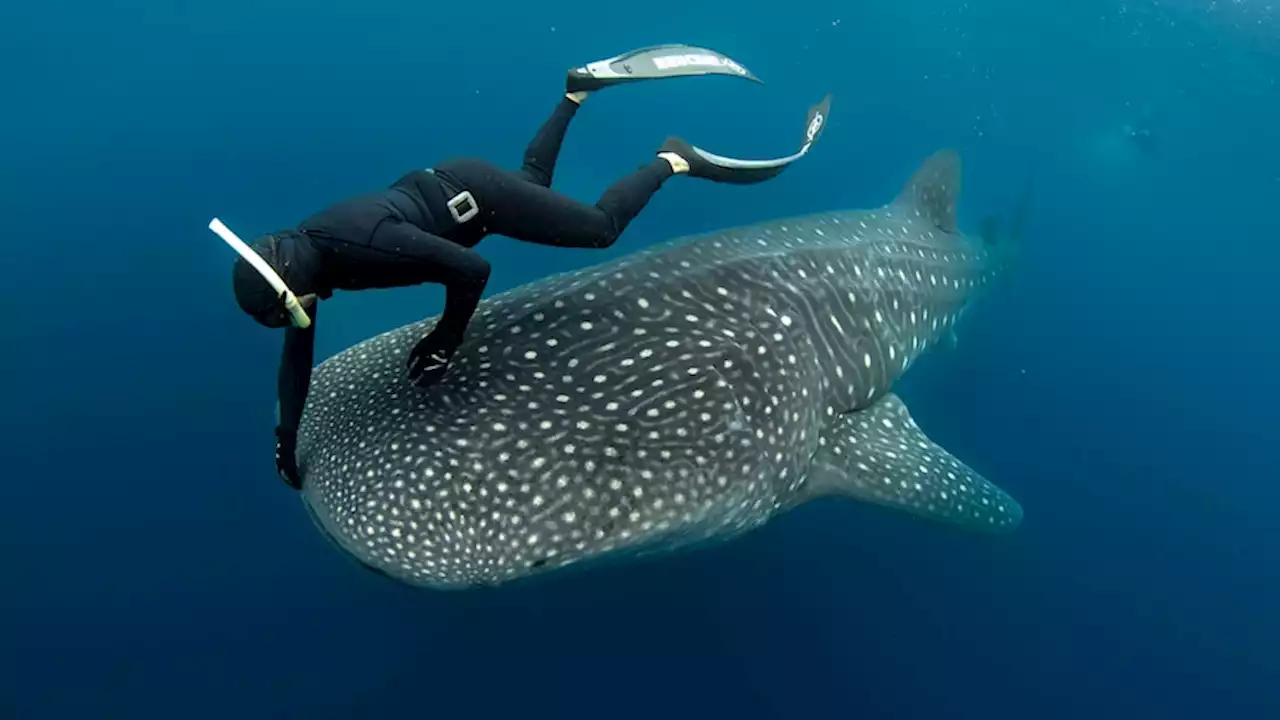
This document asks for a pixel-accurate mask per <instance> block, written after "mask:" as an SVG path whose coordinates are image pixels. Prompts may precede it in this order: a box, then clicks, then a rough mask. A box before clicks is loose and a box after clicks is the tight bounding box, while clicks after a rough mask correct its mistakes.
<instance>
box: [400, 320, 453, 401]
mask: <svg viewBox="0 0 1280 720" xmlns="http://www.w3.org/2000/svg"><path fill="white" fill-rule="evenodd" d="M460 344H461V343H460V342H459V341H458V340H457V339H456V338H453V337H451V336H448V335H445V334H444V333H441V332H436V331H434V330H433V331H432V332H430V333H427V336H426V337H424V338H422V339H421V340H419V341H418V344H417V345H414V346H413V350H411V351H410V352H409V379H410V380H412V381H413V382H414V383H416V384H417V385H418V386H419V387H426V386H428V385H431V384H432V383H435V382H436V381H438V380H439V379H440V378H442V377H444V373H445V371H446V370H448V369H449V361H450V360H452V359H453V354H454V353H455V352H457V350H458V345H460Z"/></svg>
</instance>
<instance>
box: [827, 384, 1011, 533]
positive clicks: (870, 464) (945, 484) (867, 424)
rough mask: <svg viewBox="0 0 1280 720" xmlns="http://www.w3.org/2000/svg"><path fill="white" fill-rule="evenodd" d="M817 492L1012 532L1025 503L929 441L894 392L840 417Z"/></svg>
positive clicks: (971, 526)
mask: <svg viewBox="0 0 1280 720" xmlns="http://www.w3.org/2000/svg"><path fill="white" fill-rule="evenodd" d="M808 482H809V485H810V487H809V492H810V493H811V494H812V495H815V496H817V495H843V496H846V497H852V498H855V499H857V500H861V501H864V502H869V503H875V504H877V505H886V506H888V507H892V508H896V509H898V510H904V511H906V512H909V513H912V514H914V515H919V516H921V517H924V518H928V519H930V520H936V521H939V522H944V523H947V524H950V525H955V526H959V527H960V528H962V529H965V530H972V531H977V532H991V533H1007V532H1011V531H1012V530H1013V529H1014V528H1016V527H1017V526H1018V524H1019V523H1021V522H1022V508H1021V507H1020V506H1019V505H1018V502H1017V501H1016V500H1014V499H1013V498H1012V497H1010V496H1009V495H1008V494H1007V493H1005V492H1004V491H1003V490H1001V489H1000V488H998V487H996V486H995V485H993V484H991V483H990V482H988V481H987V480H986V478H984V477H982V476H981V475H979V474H978V473H977V472H975V471H974V470H973V469H972V468H970V467H968V466H967V465H965V464H964V463H962V462H960V461H959V460H957V459H956V458H955V457H953V456H952V455H951V453H949V452H947V451H946V450H944V449H942V448H941V447H940V446H938V445H937V444H936V443H934V442H933V441H932V440H930V439H929V438H928V436H926V435H925V434H924V432H922V431H921V430H920V428H919V427H918V426H917V425H916V423H915V421H914V420H912V419H911V414H910V413H909V412H908V411H907V406H906V405H905V404H903V402H902V400H901V399H899V398H898V397H897V396H896V395H893V394H889V395H886V396H884V397H883V398H882V399H881V400H880V401H879V402H877V403H876V404H875V405H873V406H871V407H869V408H867V409H866V410H860V411H857V412H851V413H845V414H844V415H842V416H841V417H839V418H837V420H836V423H835V424H834V425H832V426H831V427H830V428H828V429H827V431H826V432H825V433H824V434H823V437H822V445H821V447H820V448H819V450H818V453H817V454H816V455H815V456H814V458H813V465H812V466H811V468H810V470H809V480H808Z"/></svg>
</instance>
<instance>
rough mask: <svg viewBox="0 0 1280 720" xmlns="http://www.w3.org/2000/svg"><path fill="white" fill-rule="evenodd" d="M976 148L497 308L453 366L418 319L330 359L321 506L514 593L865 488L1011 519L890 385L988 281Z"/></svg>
mask: <svg viewBox="0 0 1280 720" xmlns="http://www.w3.org/2000/svg"><path fill="white" fill-rule="evenodd" d="M958 183H959V165H958V159H957V158H956V156H955V155H954V154H952V153H950V152H946V151H944V152H942V153H939V154H937V155H935V156H934V157H933V158H931V159H930V161H929V162H928V163H926V164H925V166H924V167H922V168H921V169H920V171H918V172H917V174H916V176H915V177H914V178H913V179H912V181H911V183H909V184H908V186H907V188H906V189H905V190H904V191H903V193H902V195H901V196H900V197H899V198H898V199H897V200H896V201H895V202H894V203H891V204H890V205H887V206H885V207H882V208H880V209H877V210H874V211H867V212H863V211H850V212H835V213H825V214H819V215H812V216H808V217H803V218H798V219H791V220H783V221H779V222H772V223H766V224H761V225H753V226H748V227H742V228H737V229H733V230H727V231H723V232H718V233H713V234H709V235H705V236H699V237H693V238H688V239H684V240H680V241H675V242H673V243H669V244H666V245H661V246H657V247H654V248H651V249H649V250H646V251H643V252H639V253H636V254H634V255H631V256H629V257H626V258H622V259H620V260H618V261H615V262H611V263H608V264H604V265H601V266H597V267H594V268H589V269H585V270H581V271H578V272H573V273H568V274H564V275H560V276H556V277H552V278H548V279H545V280H542V281H539V282H535V283H532V284H529V285H526V286H523V287H520V288H517V289H515V290H512V291H510V292H507V293H505V294H502V295H498V296H495V297H493V298H490V299H488V300H487V301H485V302H484V303H483V304H482V305H481V309H480V310H479V311H478V313H477V315H476V317H475V318H474V320H473V321H472V325H471V327H470V329H469V331H468V335H467V340H466V342H465V344H464V345H463V346H462V348H461V349H460V351H459V353H458V355H457V356H456V357H455V359H454V361H453V364H452V366H451V368H450V370H449V373H448V374H447V375H446V376H445V378H444V379H443V380H442V381H441V382H440V383H439V384H437V385H435V386H433V387H431V388H429V389H426V390H420V389H417V388H415V387H414V386H412V385H410V384H409V383H408V381H407V380H406V379H405V370H404V368H405V362H406V357H407V353H408V351H409V349H410V348H411V347H412V346H413V344H414V343H415V342H416V341H417V340H418V339H419V338H420V337H422V335H423V334H424V333H425V332H426V331H427V330H428V329H429V327H430V323H429V322H423V323H416V324H413V325H409V326H406V327H403V328H400V329H398V330H395V331H392V332H389V333H386V334H383V335H380V336H377V337H374V338H372V339H370V340H367V341H365V342H363V343H361V344H359V345H356V346H354V347H352V348H351V349H349V350H347V351H345V352H343V353H340V354H338V355H336V356H334V357H333V358H331V359H329V360H328V361H326V362H325V363H323V364H322V365H320V366H319V367H318V368H317V370H316V372H315V375H314V379H313V383H312V389H311V395H310V397H309V400H308V405H307V410H306V413H305V415H304V418H303V423H302V426H301V432H300V434H299V464H300V468H301V471H302V473H303V477H304V481H305V490H304V498H305V501H306V503H307V504H308V506H309V507H310V509H311V511H312V513H313V515H314V517H315V518H316V520H317V522H318V523H319V524H320V526H321V527H322V528H323V529H324V530H325V532H326V533H327V534H328V535H329V536H330V537H331V538H333V539H334V540H335V542H337V544H338V545H339V546H340V547H342V548H344V549H345V550H346V551H347V552H349V553H351V554H352V555H354V556H355V557H356V558H357V559H359V560H360V561H361V562H363V563H365V564H366V565H368V566H370V567H372V568H374V569H377V570H379V571H380V572H382V573H384V574H387V575H389V576H391V577H394V578H397V579H400V580H403V581H405V582H408V583H411V584H417V585H424V586H431V587H439V588H457V587H467V586H472V585H486V584H489V585H491V584H499V583H502V582H505V581H508V580H513V579H516V578H520V577H524V576H527V575H531V574H534V573H537V572H541V571H544V570H547V569H551V568H556V567H562V566H566V565H570V564H575V563H579V562H581V561H585V560H593V559H599V558H602V557H604V558H607V557H616V556H618V555H619V554H620V553H623V552H630V553H635V552H644V551H648V552H656V551H663V550H669V549H673V548H676V547H679V546H682V545H687V544H690V543H695V542H700V541H707V540H712V539H724V538H728V537H731V536H733V535H735V534H738V533H741V532H743V531H746V530H748V529H751V528H753V527H756V526H758V525H760V524H762V523H764V522H765V521H766V520H768V519H769V518H770V517H772V516H773V515H774V514H776V513H777V512H778V511H779V510H782V509H784V508H786V507H789V506H793V505H795V504H797V503H800V502H803V501H805V500H807V499H810V498H813V497H816V496H818V495H822V494H844V495H848V496H852V497H856V498H859V499H862V500H865V501H869V502H877V503H881V504H886V505H890V506H894V507H898V508H900V509H904V510H908V511H910V512H914V513H916V514H920V515H924V516H928V517H932V518H935V519H938V520H943V521H948V522H951V523H953V524H957V525H960V526H963V527H966V528H970V529H979V530H989V531H995V532H1004V531H1009V530H1012V529H1013V528H1014V527H1015V526H1016V525H1017V524H1018V523H1019V521H1020V519H1021V509H1020V508H1019V507H1018V505H1017V503H1016V502H1015V501H1014V500H1013V499H1011V498H1010V497H1008V496H1007V495H1005V494H1004V493H1003V492H1002V491H1000V490H999V489H998V488H996V487H994V486H993V485H991V484H989V483H988V482H986V481H985V480H984V479H983V478H982V477H981V476H979V475H978V474H977V473H975V472H974V471H973V470H971V469H969V468H968V467H966V466H965V465H963V464H962V463H960V462H959V461H958V460H956V459H955V458H953V457H951V456H950V455H949V454H948V453H947V452H946V451H945V450H943V449H941V448H940V447H938V446H937V445H934V444H933V443H932V442H930V441H929V440H928V438H926V437H925V436H924V435H923V434H922V433H921V432H920V431H919V429H918V428H917V427H916V426H915V424H914V423H913V422H912V421H911V418H910V416H909V415H908V413H907V412H906V408H905V407H904V406H903V405H902V404H901V402H900V401H899V400H898V399H897V398H896V397H895V396H893V395H892V394H890V390H891V388H892V386H893V383H894V381H895V380H896V379H897V378H898V377H899V376H901V375H902V373H903V372H905V371H906V370H907V369H908V368H909V367H910V366H911V363H912V361H913V360H915V359H916V358H917V357H919V356H920V354H921V353H922V352H924V351H925V350H926V349H927V348H928V347H929V346H930V345H931V344H932V343H933V342H934V341H936V340H937V339H938V338H939V337H941V336H943V335H944V334H945V333H949V332H950V331H951V329H952V327H953V326H954V324H955V322H956V319H957V317H958V316H959V314H960V312H961V311H962V309H963V308H964V306H965V304H966V302H967V301H968V300H969V298H970V297H971V296H972V295H973V294H974V293H975V291H977V290H978V289H979V288H980V287H981V286H982V285H983V284H984V283H986V282H987V281H988V279H989V278H990V277H991V273H992V269H991V268H992V263H991V262H990V258H989V256H988V251H987V249H986V248H984V247H983V244H982V243H981V242H980V241H978V240H976V239H973V238H969V237H965V236H962V235H960V234H957V233H956V232H955V226H954V212H955V198H956V192H957V190H958Z"/></svg>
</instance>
